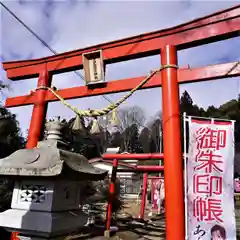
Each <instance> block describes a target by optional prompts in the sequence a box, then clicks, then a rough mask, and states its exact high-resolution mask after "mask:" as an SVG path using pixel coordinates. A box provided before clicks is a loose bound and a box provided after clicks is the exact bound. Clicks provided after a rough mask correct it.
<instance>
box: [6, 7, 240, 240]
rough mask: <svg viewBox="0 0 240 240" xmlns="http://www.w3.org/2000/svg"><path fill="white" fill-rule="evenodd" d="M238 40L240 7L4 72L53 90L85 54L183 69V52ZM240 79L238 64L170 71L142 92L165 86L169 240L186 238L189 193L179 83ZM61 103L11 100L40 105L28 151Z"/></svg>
mask: <svg viewBox="0 0 240 240" xmlns="http://www.w3.org/2000/svg"><path fill="white" fill-rule="evenodd" d="M238 36H240V5H238V6H235V7H232V8H229V9H226V10H223V11H220V12H217V13H214V14H212V15H209V16H206V17H203V18H199V19H196V20H194V21H191V22H188V23H185V24H181V25H179V26H176V27H172V28H168V29H164V30H160V31H156V32H151V33H145V34H142V35H139V36H134V37H130V38H126V39H123V40H118V41H113V42H109V43H104V44H100V45H96V46H93V47H88V48H84V49H80V50H76V51H71V52H66V53H62V54H59V55H56V56H50V57H45V58H41V59H34V60H26V61H17V62H5V63H3V68H4V69H5V70H6V71H7V76H8V78H9V79H12V80H20V79H29V78H32V77H37V76H38V77H39V79H38V86H47V87H50V85H51V78H52V75H53V74H59V73H63V72H68V71H72V70H78V69H82V68H83V60H82V54H83V53H88V52H92V51H94V50H101V51H102V55H103V60H104V63H105V64H111V63H115V62H120V61H125V60H130V59H137V58H142V57H146V56H151V55H157V54H160V53H161V63H162V65H177V50H181V49H186V48H191V47H195V46H199V45H203V44H208V43H211V42H215V41H220V40H225V39H229V38H233V37H238ZM236 76H240V66H239V63H238V62H232V63H226V64H219V65H212V66H206V67H201V68H193V69H179V70H177V69H176V68H166V69H163V70H162V71H161V73H158V74H156V75H155V76H154V77H153V78H152V79H151V80H150V82H148V83H147V84H145V85H144V86H143V87H142V88H154V87H162V99H163V106H162V107H163V131H164V135H163V137H164V138H163V139H164V159H165V161H164V170H165V176H164V177H165V189H166V194H165V197H166V233H167V239H168V240H176V239H178V240H180V239H184V198H183V192H184V191H183V166H182V153H181V139H180V120H179V87H178V84H179V83H186V82H196V81H206V80H214V79H220V78H226V77H236ZM143 78H144V77H137V78H132V79H124V80H118V81H111V82H108V83H106V85H105V87H104V88H88V87H87V86H81V87H74V88H67V89H62V90H59V91H58V93H59V95H61V96H62V97H63V98H64V99H73V98H80V97H87V96H96V95H101V94H110V93H117V92H124V91H128V90H131V89H132V88H134V87H135V86H136V85H137V84H138V83H140V82H141V81H142V79H143ZM56 100H57V99H56V97H55V96H53V94H52V93H50V92H49V91H47V90H44V89H39V90H37V91H36V92H33V93H32V94H29V95H25V96H19V97H13V98H8V99H7V100H6V107H15V106H23V105H27V104H34V108H33V113H32V119H31V124H30V128H29V135H28V142H27V147H28V148H31V147H34V146H36V144H37V141H38V139H39V137H40V135H41V133H42V130H43V123H44V120H45V117H46V106H47V103H48V102H50V101H56Z"/></svg>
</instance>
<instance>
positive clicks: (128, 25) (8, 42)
mask: <svg viewBox="0 0 240 240" xmlns="http://www.w3.org/2000/svg"><path fill="white" fill-rule="evenodd" d="M3 2H4V4H6V5H7V6H8V7H9V8H10V9H11V10H12V11H13V12H15V13H16V15H18V16H19V17H20V18H21V19H22V20H23V21H24V22H25V23H26V24H27V25H29V26H30V27H31V28H32V29H33V30H34V31H35V32H36V33H38V35H40V36H41V38H43V39H44V40H45V41H46V42H48V44H49V45H50V46H51V47H52V48H54V49H55V50H56V51H57V52H65V51H69V50H74V49H77V48H82V47H85V46H90V45H93V44H98V43H101V42H106V41H110V40H115V39H121V38H123V37H128V36H131V35H136V34H141V33H144V32H148V31H154V30H158V29H162V28H166V27H170V26H174V25H177V24H180V23H183V22H185V21H189V20H192V19H194V18H197V17H201V16H204V15H207V14H210V13H213V12H215V11H218V10H221V9H224V8H228V7H231V6H234V5H236V4H238V3H239V1H238V0H235V1H231V0H212V1H206V0H201V1H195V0H188V1H181V0H175V1H171V0H168V1H161V0H158V1H150V0H149V1H126V0H122V1H114V0H111V1H110V0H109V1H99V0H96V1H91V0H88V1H74V0H66V1H64V0H62V1H60V0H59V1H50V0H39V1H37V0H34V1H33V0H32V1H30V0H29V1H14V0H6V1H3ZM0 14H1V24H0V32H1V38H0V55H1V59H0V60H4V61H10V60H19V59H28V58H38V57H44V56H48V55H51V52H50V51H49V50H48V49H47V48H46V47H44V46H42V45H41V43H40V42H39V41H38V40H37V39H36V38H35V37H34V36H32V35H31V34H30V33H29V32H28V31H27V30H26V29H24V27H23V26H21V25H20V24H19V23H18V22H17V21H16V20H15V19H14V18H13V17H12V16H10V15H9V13H7V12H6V11H5V10H3V9H2V10H1V11H0ZM239 47H240V41H239V38H235V39H231V40H227V41H223V42H218V43H214V44H209V45H206V46H202V47H197V48H193V49H188V50H184V51H180V52H179V65H180V66H186V65H187V64H189V65H190V66H191V67H198V66H204V65H208V64H217V63H223V62H230V61H237V60H240V51H236V49H239ZM159 65H160V56H154V57H149V58H145V59H141V60H134V61H129V62H125V63H118V64H113V65H110V66H108V67H107V73H106V74H107V75H106V78H107V80H110V79H111V80H113V79H121V78H125V77H134V76H141V75H146V74H148V73H149V71H150V70H151V69H155V68H157V67H159ZM0 70H1V75H2V76H1V78H2V79H4V80H5V81H7V82H9V83H10V88H11V90H10V91H5V92H4V95H2V96H1V101H3V102H4V99H5V98H6V96H17V95H23V94H27V93H29V92H30V90H31V89H34V88H35V87H36V81H37V79H31V80H24V81H18V82H11V81H9V80H7V79H6V75H5V73H4V72H3V71H2V69H0ZM53 84H54V85H55V86H57V87H58V88H66V87H73V86H78V85H83V81H82V80H81V78H80V77H79V76H77V75H76V74H74V73H65V74H61V75H57V76H54V79H53ZM239 86H240V78H232V79H224V80H218V81H211V82H204V83H194V84H184V85H181V87H180V92H181V93H182V92H183V91H184V90H187V91H188V92H189V93H190V94H191V96H192V98H193V101H194V103H196V104H197V105H199V106H202V107H204V108H206V107H207V106H209V105H215V106H219V105H221V104H222V103H224V102H226V101H228V100H230V99H233V98H236V97H237V95H238V93H239V89H240V88H239ZM123 95H124V94H115V95H109V98H110V99H111V100H112V101H116V100H117V99H119V98H120V97H121V96H123ZM69 102H70V103H72V104H73V105H75V106H76V107H78V108H81V109H87V108H92V109H94V108H102V107H104V106H106V105H108V104H109V103H108V102H107V101H106V100H105V99H103V98H102V97H100V96H99V97H92V98H87V99H76V100H71V101H69ZM133 105H137V106H140V107H142V108H143V110H144V111H145V113H146V117H147V118H150V117H151V116H153V115H154V114H155V113H156V112H157V111H159V110H161V89H153V90H143V91H140V92H138V93H136V94H135V95H134V96H133V97H131V98H130V99H129V101H128V102H127V103H125V104H123V106H133ZM11 111H12V112H13V113H16V114H17V117H18V120H19V122H20V126H21V128H22V130H23V133H25V132H26V129H27V128H28V126H29V122H30V118H31V111H32V106H25V107H18V108H12V109H11ZM58 115H61V116H63V117H66V118H70V117H71V116H73V113H72V112H71V111H70V110H68V109H66V108H65V107H64V106H62V105H61V104H60V103H59V102H55V103H50V104H49V107H48V113H47V117H48V118H49V117H52V116H58Z"/></svg>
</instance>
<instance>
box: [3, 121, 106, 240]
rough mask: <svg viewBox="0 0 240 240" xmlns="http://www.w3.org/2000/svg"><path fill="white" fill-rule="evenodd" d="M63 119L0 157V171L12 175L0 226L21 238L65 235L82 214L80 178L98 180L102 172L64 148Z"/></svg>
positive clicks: (83, 218) (78, 224) (83, 220)
mask: <svg viewBox="0 0 240 240" xmlns="http://www.w3.org/2000/svg"><path fill="white" fill-rule="evenodd" d="M63 127H64V124H63V123H62V122H60V121H53V122H48V123H47V125H46V128H47V139H46V140H43V141H40V142H39V143H38V146H37V147H36V148H33V149H21V150H18V151H16V152H15V153H13V154H11V155H10V156H8V157H6V158H3V159H0V176H5V177H9V178H11V179H15V187H14V191H13V196H12V203H11V209H9V210H7V211H5V212H2V213H0V226H2V227H4V228H5V229H7V230H8V231H16V232H19V233H20V235H19V239H21V240H30V239H32V240H44V239H57V240H59V239H61V240H62V239H65V238H66V237H67V236H68V235H69V234H70V233H71V232H73V231H76V230H78V229H80V228H81V227H82V226H84V225H85V224H86V222H87V219H88V216H87V215H86V214H84V213H83V212H82V210H81V209H80V202H81V201H80V200H81V185H83V183H84V182H83V181H86V180H90V181H97V180H103V179H104V178H105V176H106V175H107V172H102V171H101V170H98V169H95V168H94V167H93V166H92V165H90V164H89V163H88V160H87V159H86V158H85V157H84V156H82V155H80V154H77V153H73V152H71V151H70V150H69V149H68V144H67V143H66V142H65V141H64V140H63V139H62V135H61V131H62V129H63Z"/></svg>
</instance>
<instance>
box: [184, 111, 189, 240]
mask: <svg viewBox="0 0 240 240" xmlns="http://www.w3.org/2000/svg"><path fill="white" fill-rule="evenodd" d="M183 148H184V150H183V151H184V205H185V240H188V202H187V200H188V199H187V189H188V186H187V184H188V182H187V116H186V112H184V113H183Z"/></svg>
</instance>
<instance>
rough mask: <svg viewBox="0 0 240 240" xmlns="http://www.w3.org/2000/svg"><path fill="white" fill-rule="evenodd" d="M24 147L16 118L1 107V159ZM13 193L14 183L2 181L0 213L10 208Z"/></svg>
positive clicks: (0, 180) (0, 186) (0, 187)
mask: <svg viewBox="0 0 240 240" xmlns="http://www.w3.org/2000/svg"><path fill="white" fill-rule="evenodd" d="M24 145H25V141H24V138H23V137H22V136H21V132H20V129H19V125H18V122H17V120H16V116H15V115H14V114H11V113H10V112H9V111H8V110H7V109H6V108H4V107H2V106H0V158H4V157H7V156H8V155H10V154H11V153H13V152H15V151H16V150H18V149H20V148H23V147H24ZM12 191H13V181H12V180H10V179H0V212H2V211H5V210H7V209H9V208H10V206H11V198H12Z"/></svg>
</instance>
